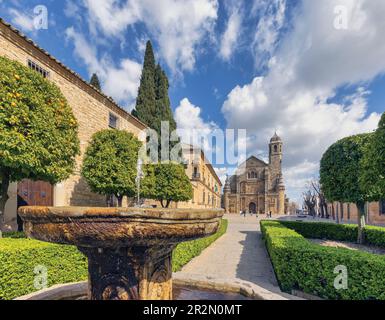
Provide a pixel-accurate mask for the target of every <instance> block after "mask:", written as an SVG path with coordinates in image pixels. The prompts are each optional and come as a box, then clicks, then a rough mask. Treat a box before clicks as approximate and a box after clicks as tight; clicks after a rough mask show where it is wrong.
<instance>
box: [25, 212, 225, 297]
mask: <svg viewBox="0 0 385 320" xmlns="http://www.w3.org/2000/svg"><path fill="white" fill-rule="evenodd" d="M19 214H20V216H21V218H22V219H23V221H24V225H25V232H26V234H27V236H28V237H31V238H33V239H37V240H41V241H46V242H53V243H59V244H68V245H75V246H77V247H78V249H79V250H80V251H81V252H83V253H84V254H85V255H86V256H87V257H88V271H89V281H88V283H89V285H88V287H89V290H88V296H89V299H91V300H138V299H140V300H171V299H172V297H173V292H172V251H173V250H174V249H175V247H176V245H177V244H178V243H180V242H184V241H189V240H194V239H198V238H202V237H206V236H209V235H212V234H214V233H215V232H217V230H218V227H219V224H220V220H221V218H222V216H223V210H186V209H182V210H178V209H142V208H80V207H63V208H49V207H23V208H20V209H19Z"/></svg>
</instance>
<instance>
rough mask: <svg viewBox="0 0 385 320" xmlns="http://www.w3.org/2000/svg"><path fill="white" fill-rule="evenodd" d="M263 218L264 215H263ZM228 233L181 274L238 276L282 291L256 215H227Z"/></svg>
mask: <svg viewBox="0 0 385 320" xmlns="http://www.w3.org/2000/svg"><path fill="white" fill-rule="evenodd" d="M262 218H265V216H263V217H262ZM225 219H227V220H228V221H229V228H228V231H227V233H226V234H225V235H224V236H223V237H222V238H220V239H219V240H217V241H216V242H215V243H214V244H213V245H212V246H210V247H209V248H208V249H206V250H205V251H204V252H203V253H202V254H201V255H200V256H199V257H197V258H195V259H193V260H192V261H191V262H190V263H189V264H188V265H186V266H185V267H184V268H183V270H182V273H188V274H196V275H204V276H209V277H213V278H222V279H229V278H230V279H233V278H236V279H239V280H244V281H248V282H252V283H254V284H256V285H258V286H260V287H263V288H265V289H269V290H274V291H276V292H277V291H278V292H279V291H280V290H279V288H278V285H277V280H276V278H275V274H274V272H273V268H272V266H271V263H270V259H269V257H268V254H267V251H266V248H265V244H264V242H263V240H262V235H261V232H260V226H259V222H260V219H257V218H256V217H255V216H253V217H251V216H250V215H248V216H247V217H246V218H244V217H240V216H239V215H227V216H226V217H225Z"/></svg>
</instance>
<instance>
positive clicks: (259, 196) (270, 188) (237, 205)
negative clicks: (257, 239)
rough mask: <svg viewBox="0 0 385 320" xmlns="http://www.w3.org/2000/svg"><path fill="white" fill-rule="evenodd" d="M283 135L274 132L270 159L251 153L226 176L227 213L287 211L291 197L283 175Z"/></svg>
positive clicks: (225, 204) (279, 212)
mask: <svg viewBox="0 0 385 320" xmlns="http://www.w3.org/2000/svg"><path fill="white" fill-rule="evenodd" d="M282 155H283V142H282V139H281V138H280V137H279V136H278V135H277V134H275V135H274V136H273V137H272V138H271V140H270V144H269V163H265V162H264V161H262V160H260V159H258V158H256V157H254V156H252V157H250V158H249V159H247V160H246V162H245V163H243V164H242V165H241V166H240V167H239V168H238V169H237V171H236V173H235V175H233V176H232V177H229V178H227V180H226V184H225V187H224V201H223V202H224V208H225V210H226V212H227V213H239V212H240V211H243V210H244V211H247V212H251V213H260V214H262V213H269V212H271V213H272V214H280V215H282V214H285V213H286V212H287V209H288V208H287V207H288V200H287V198H286V196H285V185H284V182H283V175H282Z"/></svg>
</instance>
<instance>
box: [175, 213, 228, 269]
mask: <svg viewBox="0 0 385 320" xmlns="http://www.w3.org/2000/svg"><path fill="white" fill-rule="evenodd" d="M227 225H228V221H227V220H224V219H223V220H222V221H221V225H220V227H219V230H218V232H217V233H216V234H214V235H212V236H210V237H207V238H203V239H198V240H193V241H188V242H183V243H181V244H179V245H178V246H177V248H176V249H175V250H174V253H173V271H174V272H178V271H180V270H181V269H182V268H183V267H184V266H185V265H186V264H187V263H189V262H190V261H191V260H192V259H193V258H195V257H197V256H199V255H200V254H201V253H202V251H203V250H204V249H206V248H207V247H209V246H210V245H211V244H212V243H213V242H215V241H216V240H218V239H219V238H220V237H222V236H223V235H224V234H225V233H226V231H227Z"/></svg>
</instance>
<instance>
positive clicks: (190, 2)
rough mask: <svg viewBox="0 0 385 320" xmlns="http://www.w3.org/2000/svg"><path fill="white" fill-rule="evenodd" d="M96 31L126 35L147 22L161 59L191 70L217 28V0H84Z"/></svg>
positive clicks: (180, 70) (173, 67)
mask: <svg viewBox="0 0 385 320" xmlns="http://www.w3.org/2000/svg"><path fill="white" fill-rule="evenodd" d="M83 4H84V6H85V7H86V8H87V10H88V17H89V25H90V28H91V30H92V31H93V32H94V33H97V32H100V33H101V34H102V35H104V36H107V37H122V34H123V32H124V31H125V30H126V29H127V28H128V27H130V26H133V25H135V24H136V23H143V24H144V25H145V26H146V27H147V29H148V30H149V32H150V35H151V36H152V37H153V38H154V39H157V42H158V44H159V54H160V56H161V58H162V59H163V60H164V61H165V62H166V63H167V64H168V66H169V67H170V68H171V70H173V71H174V72H175V73H180V72H182V71H186V70H187V71H191V70H192V69H193V68H194V66H195V61H196V55H197V49H198V46H199V45H200V44H201V42H202V41H203V40H204V39H205V37H206V36H207V35H209V34H211V32H212V31H213V27H214V25H215V22H216V19H217V11H218V3H217V0H186V1H177V0H158V1H153V0H126V1H123V2H122V1H119V0H83Z"/></svg>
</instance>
